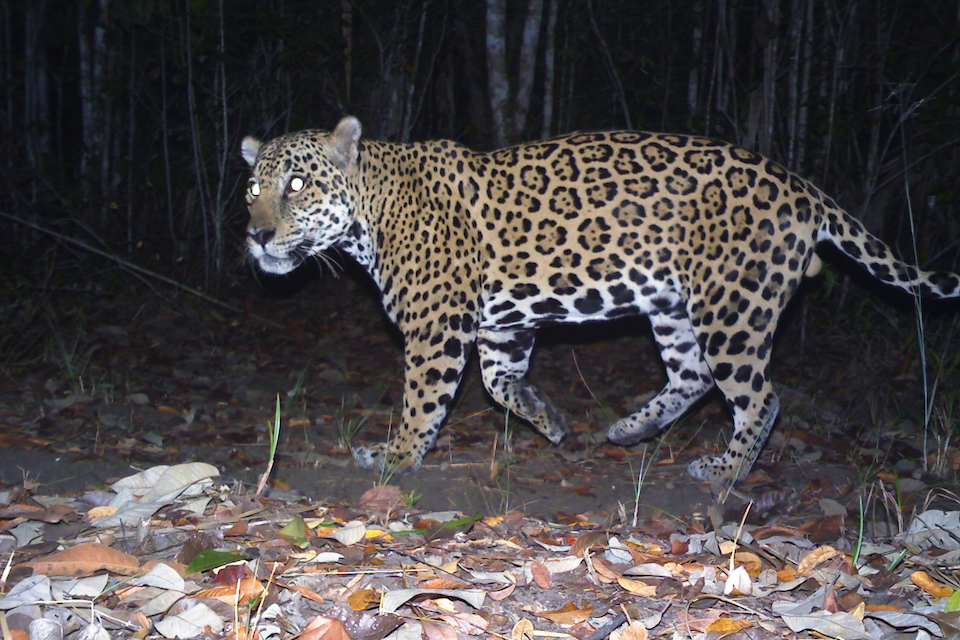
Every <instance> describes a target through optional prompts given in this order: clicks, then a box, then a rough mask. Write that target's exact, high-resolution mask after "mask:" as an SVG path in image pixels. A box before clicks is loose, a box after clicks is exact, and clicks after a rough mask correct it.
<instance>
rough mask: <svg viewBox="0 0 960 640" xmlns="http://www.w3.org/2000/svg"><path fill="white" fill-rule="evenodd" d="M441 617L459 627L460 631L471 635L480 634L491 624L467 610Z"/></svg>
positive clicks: (451, 624)
mask: <svg viewBox="0 0 960 640" xmlns="http://www.w3.org/2000/svg"><path fill="white" fill-rule="evenodd" d="M440 619H441V620H443V621H444V622H446V623H447V624H449V625H450V626H452V627H454V628H456V629H458V630H459V631H460V633H464V634H466V635H469V636H477V635H480V634H481V633H483V632H484V631H486V630H487V625H488V624H489V623H488V622H487V621H486V620H485V619H484V618H483V617H481V616H478V615H477V614H475V613H468V612H465V611H461V612H458V613H452V614H445V615H442V616H440Z"/></svg>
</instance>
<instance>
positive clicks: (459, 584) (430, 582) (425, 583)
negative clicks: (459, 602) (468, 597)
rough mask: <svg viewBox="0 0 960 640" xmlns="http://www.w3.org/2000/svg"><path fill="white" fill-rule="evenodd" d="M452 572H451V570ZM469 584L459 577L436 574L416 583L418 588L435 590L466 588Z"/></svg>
mask: <svg viewBox="0 0 960 640" xmlns="http://www.w3.org/2000/svg"><path fill="white" fill-rule="evenodd" d="M451 573H452V572H451ZM469 587H470V585H469V584H467V583H466V582H464V581H463V580H460V579H459V578H446V577H442V576H438V577H436V578H428V579H426V580H422V581H420V582H418V583H417V588H418V589H427V590H432V591H436V590H438V589H467V588H469Z"/></svg>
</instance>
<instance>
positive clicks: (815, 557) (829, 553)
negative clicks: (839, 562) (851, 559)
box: [797, 544, 843, 576]
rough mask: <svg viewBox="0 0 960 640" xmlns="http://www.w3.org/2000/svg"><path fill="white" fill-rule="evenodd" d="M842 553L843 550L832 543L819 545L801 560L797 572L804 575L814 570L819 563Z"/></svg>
mask: <svg viewBox="0 0 960 640" xmlns="http://www.w3.org/2000/svg"><path fill="white" fill-rule="evenodd" d="M842 555H843V552H842V551H837V550H836V549H834V548H833V547H831V546H830V545H826V544H825V545H823V546H822V547H817V548H816V549H814V550H813V551H811V552H810V553H808V554H807V555H805V556H804V557H803V559H802V560H800V564H799V565H797V573H798V574H799V575H801V576H802V575H803V574H805V573H808V572H809V571H811V570H813V569H814V567H816V566H817V565H819V564H822V563H824V562H826V561H827V560H830V559H832V558H836V557H837V556H842Z"/></svg>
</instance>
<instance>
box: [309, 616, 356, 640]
mask: <svg viewBox="0 0 960 640" xmlns="http://www.w3.org/2000/svg"><path fill="white" fill-rule="evenodd" d="M299 640H351V639H350V634H348V633H347V630H346V629H345V628H344V626H343V623H342V622H340V621H339V620H337V619H335V618H324V617H323V616H317V617H316V618H314V619H313V620H311V621H310V623H309V624H307V626H306V627H304V629H303V631H301V632H300V637H299Z"/></svg>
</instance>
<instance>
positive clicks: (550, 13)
mask: <svg viewBox="0 0 960 640" xmlns="http://www.w3.org/2000/svg"><path fill="white" fill-rule="evenodd" d="M557 3H558V0H549V4H548V5H547V29H546V33H545V34H544V38H545V41H544V49H543V118H542V120H541V121H540V137H541V138H549V137H550V136H551V135H553V130H552V126H553V87H554V81H555V79H556V74H557V62H556V45H557Z"/></svg>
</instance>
